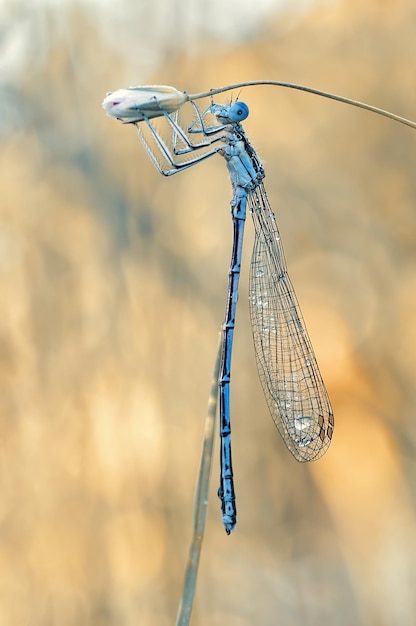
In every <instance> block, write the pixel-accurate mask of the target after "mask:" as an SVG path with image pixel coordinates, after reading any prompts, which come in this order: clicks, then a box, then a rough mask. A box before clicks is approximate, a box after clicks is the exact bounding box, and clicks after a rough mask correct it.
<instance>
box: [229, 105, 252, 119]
mask: <svg viewBox="0 0 416 626" xmlns="http://www.w3.org/2000/svg"><path fill="white" fill-rule="evenodd" d="M248 114H249V110H248V106H247V105H246V103H245V102H235V103H234V104H233V105H232V107H231V108H230V110H229V112H228V117H229V119H230V120H231V121H232V122H242V121H243V120H245V119H246V118H247V117H248Z"/></svg>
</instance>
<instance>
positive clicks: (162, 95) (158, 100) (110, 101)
mask: <svg viewBox="0 0 416 626" xmlns="http://www.w3.org/2000/svg"><path fill="white" fill-rule="evenodd" d="M187 99H188V97H187V95H186V94H185V93H183V92H182V91H178V90H177V89H175V87H169V86H167V85H143V86H139V87H128V88H127V89H118V90H117V91H113V92H109V93H108V94H107V95H106V97H105V98H104V100H103V103H102V107H103V109H104V110H105V112H106V113H107V115H110V116H111V117H116V118H117V119H118V120H121V121H122V122H123V123H124V124H133V123H135V122H141V121H142V120H144V119H145V118H152V117H161V116H162V115H164V113H174V112H175V111H177V110H178V109H180V107H181V106H182V105H183V104H185V102H186V101H187Z"/></svg>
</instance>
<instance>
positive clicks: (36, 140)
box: [0, 0, 416, 626]
mask: <svg viewBox="0 0 416 626" xmlns="http://www.w3.org/2000/svg"><path fill="white" fill-rule="evenodd" d="M0 24H1V29H0V34H1V39H0V45H1V55H0V68H1V72H0V77H1V79H0V80H1V83H0V84H1V98H0V112H1V113H0V133H1V146H0V180H1V183H0V184H1V198H0V290H1V291H0V293H1V309H0V368H1V369H0V384H1V395H0V398H1V414H0V462H1V469H0V564H1V565H0V625H1V626H3V625H5V626H6V625H7V626H26V625H27V626H45V625H50V626H55V625H59V626H75V625H77V626H79V625H81V624H82V625H84V624H85V625H91V626H104V625H105V626H114V625H117V626H121V625H123V626H130V625H133V624H134V625H138V624H140V626H142V625H143V626H167V625H170V624H172V623H174V620H175V615H176V610H177V603H178V598H179V595H180V590H181V585H182V579H183V573H184V568H185V563H186V558H187V551H188V546H189V540H190V533H191V525H192V500H193V494H194V486H195V480H196V474H197V468H198V463H199V456H200V452H201V446H202V437H203V428H204V416H205V412H206V404H207V398H208V391H209V385H210V379H211V374H212V369H213V364H214V358H215V351H216V344H217V334H218V329H219V327H220V324H221V322H222V317H223V312H224V306H225V295H226V286H227V271H228V263H229V255H230V247H231V223H230V216H229V200H230V195H231V192H230V185H229V181H228V177H227V172H226V170H225V167H224V163H223V161H222V159H220V158H218V159H211V160H210V161H209V162H205V163H204V164H202V165H200V166H199V167H197V168H193V169H192V170H188V171H186V172H183V173H181V174H180V175H178V176H175V177H173V178H171V179H164V178H162V176H160V175H159V174H158V173H157V172H156V171H155V169H154V168H153V166H152V164H151V163H150V161H149V159H148V157H147V156H146V154H145V152H144V150H143V149H142V146H141V145H140V144H139V142H138V139H137V136H136V134H135V133H134V130H133V129H132V128H131V127H128V126H127V127H126V126H122V125H120V124H119V123H118V122H116V121H115V120H113V119H110V118H108V117H106V115H105V114H104V112H103V110H102V109H101V106H100V105H101V101H102V99H103V97H104V95H105V93H106V92H107V91H110V90H114V89H117V88H119V87H124V86H128V85H131V84H153V83H156V84H158V83H159V84H168V85H174V86H175V87H177V88H178V89H181V90H186V91H188V92H195V91H201V90H204V89H209V88H211V87H219V86H222V85H226V84H228V83H234V82H237V81H242V80H253V79H261V78H264V79H276V80H286V81H291V82H300V83H303V84H306V85H309V86H313V87H315V88H321V89H326V90H330V91H332V92H335V93H339V94H342V95H345V96H349V97H353V98H357V99H359V100H363V101H366V102H370V103H372V104H374V105H376V106H380V107H383V108H387V109H390V110H393V111H395V112H396V113H398V114H402V115H404V116H406V117H410V118H412V117H413V118H416V92H415V75H414V66H415V56H416V37H415V29H416V6H415V3H414V2H413V0H400V1H398V0H373V1H367V2H365V3H363V2H359V1H357V0H348V1H347V0H344V1H342V0H339V1H335V0H333V1H326V2H325V1H318V2H312V1H309V2H306V1H303V2H301V1H300V0H299V1H292V2H286V3H285V2H280V3H279V2H278V1H277V0H268V1H267V0H256V2H248V1H247V2H242V0H238V1H237V0H232V1H229V2H218V1H213V2H202V0H194V1H191V0H189V1H188V2H186V1H180V0H177V1H168V0H166V1H162V0H148V1H147V2H146V1H144V0H141V1H140V2H133V1H128V0H124V1H120V2H117V3H111V2H106V1H105V0H95V1H93V0H89V1H88V0H79V1H78V2H75V1H70V0H67V1H64V0H62V1H61V2H57V1H56V2H52V1H49V2H47V1H46V0H39V1H38V2H36V3H35V2H34V3H28V2H25V1H23V0H22V1H18V0H15V1H4V0H3V2H2V3H1V4H0ZM235 95H237V94H235ZM240 97H241V98H244V99H245V101H246V102H247V103H248V105H249V106H250V110H251V116H250V117H249V119H248V120H247V123H246V124H245V127H246V129H247V133H248V135H249V137H250V138H251V139H252V142H253V144H254V146H255V148H256V150H257V151H258V153H259V155H260V156H261V158H262V159H263V161H264V163H265V167H266V173H267V178H266V187H267V189H268V195H269V198H270V201H271V203H272V206H273V207H274V209H275V212H276V214H277V217H278V221H279V225H280V229H281V234H282V237H283V241H284V245H285V250H286V256H287V260H288V265H289V271H290V274H291V277H292V280H293V282H294V285H295V288H296V291H297V294H298V298H299V300H300V303H301V306H302V310H303V314H304V317H305V319H306V323H307V326H308V329H309V333H310V335H311V338H312V341H313V344H314V347H315V350H316V353H317V356H318V361H319V363H320V367H321V371H322V374H323V377H324V379H325V381H326V384H327V387H328V390H329V393H330V397H331V400H332V403H333V407H334V412H335V419H336V429H335V435H334V439H333V443H332V446H331V448H330V450H329V452H328V453H327V455H326V456H325V457H324V458H323V459H322V460H320V461H319V462H317V463H313V464H309V465H300V464H297V463H296V462H295V461H294V460H293V459H292V457H291V455H290V454H289V452H287V450H286V449H285V447H284V445H283V443H282V441H281V440H280V438H279V436H278V434H277V431H276V429H275V427H274V425H273V422H272V420H271V418H270V416H269V415H268V410H267V406H266V403H265V400H264V398H263V396H262V391H261V388H260V384H259V381H258V378H257V373H256V367H255V359H254V353H253V347H252V340H251V335H250V321H249V315H248V288H247V277H248V265H249V260H250V248H251V243H252V232H251V224H250V222H249V221H248V224H247V241H246V247H245V256H244V264H243V271H242V286H241V296H240V302H239V310H238V317H237V323H238V326H237V331H236V341H235V357H234V361H233V380H232V411H233V427H234V435H233V443H234V464H235V473H236V486H237V490H238V493H237V496H238V515H239V521H238V526H237V530H236V532H235V533H233V534H232V535H231V536H230V537H227V536H226V535H225V533H224V530H223V528H222V524H221V519H220V512H219V503H218V501H217V499H216V495H215V492H216V489H217V471H218V470H217V463H216V465H215V470H214V476H213V485H212V491H211V499H210V506H209V519H208V526H207V534H206V539H205V543H204V548H203V556H202V561H201V567H200V576H199V581H198V589H197V597H196V605H195V609H194V614H193V622H192V623H193V624H194V625H195V626H223V625H225V624H227V626H248V625H249V624H250V625H252V624H256V625H258V626H275V625H277V624H284V625H285V626H290V625H297V626H298V625H305V626H315V625H316V626H317V625H322V624H337V626H368V625H371V626H393V625H397V624H400V625H401V626H407V625H409V626H410V625H412V624H414V623H415V615H416V595H415V591H414V581H415V579H416V564H415V554H416V535H415V522H416V519H415V517H416V487H415V484H416V481H415V479H416V428H415V424H416V415H415V403H416V390H415V365H416V332H415V317H416V295H415V290H416V273H415V269H416V235H415V226H416V212H415V211H416V181H415V176H414V172H415V167H416V144H415V141H416V134H415V131H413V130H411V129H410V128H406V127H404V126H400V125H398V124H396V123H394V122H391V121H388V120H386V119H383V118H379V117H377V116H374V115H371V114H369V113H366V112H363V111H359V110H357V109H353V108H351V107H347V106H344V105H341V104H338V103H334V102H330V101H327V100H323V99H320V98H316V97H314V96H311V95H307V94H303V93H298V92H290V91H288V90H283V89H278V88H274V87H257V88H250V89H245V90H243V93H242V95H241V96H240ZM220 98H221V97H220ZM226 98H227V96H224V98H223V99H224V100H226ZM220 101H221V99H220Z"/></svg>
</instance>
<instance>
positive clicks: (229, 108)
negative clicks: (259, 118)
mask: <svg viewBox="0 0 416 626" xmlns="http://www.w3.org/2000/svg"><path fill="white" fill-rule="evenodd" d="M211 113H212V114H213V115H215V117H216V118H217V120H218V121H219V122H220V123H221V124H237V123H238V122H242V121H243V120H245V119H246V118H247V117H248V114H249V110H248V106H247V105H246V103H245V102H238V101H237V102H234V104H212V105H211Z"/></svg>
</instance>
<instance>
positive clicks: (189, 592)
mask: <svg viewBox="0 0 416 626" xmlns="http://www.w3.org/2000/svg"><path fill="white" fill-rule="evenodd" d="M222 345H223V339H222V336H221V335H220V338H219V341H218V349H217V356H216V360H215V366H214V372H213V376H212V382H211V391H210V394H209V398H208V409H207V417H206V420H205V433H204V444H203V448H202V456H201V464H200V467H199V474H198V482H197V486H196V493H195V508H194V523H193V534H192V541H191V547H190V549H189V557H188V564H187V566H186V572H185V580H184V584H183V590H182V597H181V599H180V603H179V608H178V615H177V618H176V626H188V625H189V623H190V620H191V613H192V607H193V603H194V596H195V588H196V581H197V576H198V566H199V559H200V556H201V549H202V541H203V538H204V531H205V523H206V516H207V506H208V490H209V483H210V478H211V467H212V454H213V447H214V433H215V421H216V415H217V401H218V378H219V373H220V364H221V353H222Z"/></svg>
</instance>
